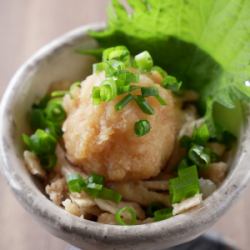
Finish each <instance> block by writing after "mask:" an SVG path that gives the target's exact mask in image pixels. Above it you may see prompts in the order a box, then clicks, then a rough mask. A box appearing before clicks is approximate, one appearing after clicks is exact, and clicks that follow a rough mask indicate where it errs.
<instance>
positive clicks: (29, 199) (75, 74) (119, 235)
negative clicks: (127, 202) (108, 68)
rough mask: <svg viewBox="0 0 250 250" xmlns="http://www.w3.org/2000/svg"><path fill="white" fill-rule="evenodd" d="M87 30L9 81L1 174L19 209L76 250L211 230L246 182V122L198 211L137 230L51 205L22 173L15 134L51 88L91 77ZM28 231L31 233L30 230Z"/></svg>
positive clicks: (48, 49) (180, 238) (249, 135)
mask: <svg viewBox="0 0 250 250" xmlns="http://www.w3.org/2000/svg"><path fill="white" fill-rule="evenodd" d="M104 26H105V24H93V25H88V26H83V27H80V28H78V29H76V30H73V31H71V32H69V33H67V34H65V35H63V36H62V37H60V38H58V39H56V40H55V41H53V42H51V43H49V44H48V45H46V46H45V47H44V48H42V49H41V50H40V51H38V52H37V53H36V54H35V55H34V56H33V57H31V59H29V60H28V61H27V62H26V63H24V64H23V65H22V66H21V68H20V69H19V70H18V71H17V73H16V74H15V75H14V77H13V78H12V80H11V82H10V84H9V86H8V89H7V91H6V93H5V95H4V97H3V99H2V102H1V111H0V160H1V170H2V173H3V174H4V175H5V177H6V179H7V181H8V183H9V185H10V187H11V189H12V190H13V192H14V194H15V195H16V197H17V199H18V200H19V201H20V203H21V204H22V205H23V206H24V207H25V209H26V210H27V211H28V212H29V213H30V214H31V215H33V216H34V218H35V219H36V220H38V221H39V222H40V223H41V224H42V225H44V227H46V228H47V229H48V230H49V231H50V232H51V233H52V234H53V235H55V236H57V237H59V238H61V239H63V240H65V241H67V242H69V243H70V244H72V245H75V246H77V247H79V248H81V249H88V250H97V249H102V250H105V249H108V250H111V249H119V250H123V249H124V250H125V249H126V250H129V249H143V250H152V249H157V250H160V249H166V248H168V247H171V246H175V245H179V244H181V243H183V242H186V241H189V240H191V239H194V238H196V237H197V236H199V235H201V234H202V233H203V232H205V231H206V230H207V229H208V228H209V227H210V226H212V225H213V224H214V223H215V222H216V221H217V220H218V219H219V218H220V216H221V215H222V214H223V213H225V211H226V210H227V209H228V208H229V207H230V204H231V203H232V202H233V200H235V198H236V197H238V194H239V193H240V191H241V190H242V189H243V188H244V187H246V185H247V182H248V180H249V176H250V168H249V162H250V153H249V150H250V147H249V141H250V128H249V125H248V124H249V123H248V122H247V124H246V126H245V127H244V129H243V132H242V135H241V138H240V142H239V144H238V145H239V146H238V149H237V152H236V155H235V157H234V160H233V161H232V162H231V164H230V171H229V173H228V176H227V178H226V180H225V181H224V182H223V184H222V185H221V186H220V187H219V188H218V189H217V190H216V191H215V192H214V193H213V194H212V195H211V196H210V197H208V198H207V199H206V200H205V201H204V202H203V204H202V205H201V206H200V207H197V208H195V209H193V210H191V211H189V212H187V213H184V214H180V215H178V216H175V217H172V218H170V219H168V220H164V221H161V222H157V223H151V224H146V225H137V226H132V227H131V226H114V225H104V224H99V223H96V222H92V221H88V220H84V219H80V218H78V217H75V216H73V215H70V214H68V213H67V212H66V211H64V210H63V209H62V208H60V207H57V206H56V205H55V204H53V203H52V202H51V201H50V200H49V199H48V198H47V197H46V196H45V194H44V192H43V191H42V189H41V186H40V185H39V183H38V182H37V181H36V180H35V179H34V178H33V177H32V176H31V175H30V174H29V172H28V171H27V170H26V168H25V165H24V161H23V157H22V152H23V150H24V147H23V144H22V141H21V134H22V133H24V132H29V126H28V122H27V113H28V111H29V110H30V107H31V105H32V104H33V103H34V102H35V101H36V100H38V99H39V98H41V97H42V96H43V95H44V94H45V93H46V92H47V91H48V89H49V87H50V85H51V84H52V83H53V82H57V81H62V80H69V81H75V80H79V79H83V78H84V77H85V76H87V75H88V74H89V73H90V72H91V64H92V63H93V62H94V60H93V58H91V57H87V56H82V55H79V54H77V53H76V52H75V49H76V48H79V47H81V48H86V49H90V48H95V47H97V44H96V42H95V41H94V40H93V39H92V38H91V37H89V35H88V32H87V31H88V30H90V29H91V30H101V29H103V28H104ZM30 230H32V228H31V229H30Z"/></svg>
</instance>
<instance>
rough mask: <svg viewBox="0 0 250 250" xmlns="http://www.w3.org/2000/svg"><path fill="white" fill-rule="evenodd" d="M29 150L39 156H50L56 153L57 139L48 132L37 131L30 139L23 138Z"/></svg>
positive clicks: (27, 137) (24, 136) (25, 136)
mask: <svg viewBox="0 0 250 250" xmlns="http://www.w3.org/2000/svg"><path fill="white" fill-rule="evenodd" d="M22 138H23V141H24V143H25V144H26V146H27V147H28V149H29V150H30V151H32V152H34V153H35V154H37V155H41V156H43V155H48V154H53V153H54V152H55V147H56V139H55V138H54V136H52V135H51V134H50V133H49V132H48V131H45V130H42V129H37V130H36V132H35V133H34V134H33V135H31V136H30V137H29V136H27V135H25V134H24V135H23V136H22Z"/></svg>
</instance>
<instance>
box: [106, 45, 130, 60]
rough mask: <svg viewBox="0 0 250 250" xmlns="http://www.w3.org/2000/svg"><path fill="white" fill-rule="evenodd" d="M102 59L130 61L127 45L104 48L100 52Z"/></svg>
mask: <svg viewBox="0 0 250 250" xmlns="http://www.w3.org/2000/svg"><path fill="white" fill-rule="evenodd" d="M102 59H103V61H110V60H118V61H122V62H125V63H126V64H129V63H130V52H129V50H128V49H127V47H125V46H123V45H121V46H116V47H111V48H108V49H105V50H104V51H103V54H102Z"/></svg>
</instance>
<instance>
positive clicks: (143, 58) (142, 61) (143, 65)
mask: <svg viewBox="0 0 250 250" xmlns="http://www.w3.org/2000/svg"><path fill="white" fill-rule="evenodd" d="M135 64H136V66H137V67H138V68H139V69H140V70H143V71H144V70H145V71H149V70H151V68H152V67H153V64H154V63H153V59H152V57H151V55H150V54H149V53H148V51H143V52H141V53H140V54H138V55H136V56H135Z"/></svg>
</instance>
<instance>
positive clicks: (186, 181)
mask: <svg viewBox="0 0 250 250" xmlns="http://www.w3.org/2000/svg"><path fill="white" fill-rule="evenodd" d="M168 185H169V193H170V200H171V203H179V202H181V201H182V200H184V199H186V198H189V197H192V196H194V195H196V194H197V193H199V192H200V184H199V176H198V171H197V167H196V166H191V167H187V168H179V169H178V177H176V178H172V179H170V180H169V183H168Z"/></svg>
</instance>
